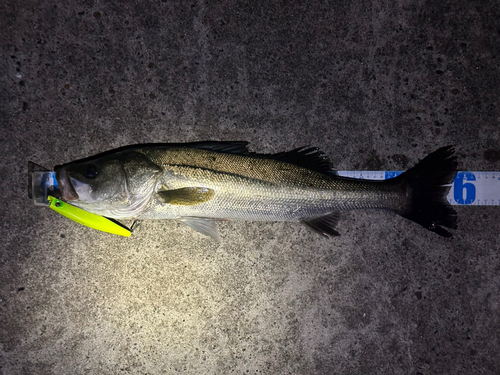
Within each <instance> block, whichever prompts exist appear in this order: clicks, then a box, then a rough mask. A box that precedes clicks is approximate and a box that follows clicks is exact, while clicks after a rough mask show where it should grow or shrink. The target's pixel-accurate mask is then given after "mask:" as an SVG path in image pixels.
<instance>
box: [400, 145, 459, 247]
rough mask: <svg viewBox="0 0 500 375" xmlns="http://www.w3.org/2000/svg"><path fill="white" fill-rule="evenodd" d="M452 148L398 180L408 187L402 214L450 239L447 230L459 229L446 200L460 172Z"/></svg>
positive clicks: (439, 152) (440, 150)
mask: <svg viewBox="0 0 500 375" xmlns="http://www.w3.org/2000/svg"><path fill="white" fill-rule="evenodd" d="M454 152H455V150H454V149H453V146H446V147H442V148H440V149H439V150H437V151H434V152H433V153H432V154H430V155H428V156H427V157H425V158H424V159H423V160H422V161H421V162H420V163H418V164H417V165H415V166H414V167H413V168H411V169H409V170H407V171H406V172H405V173H403V174H402V175H400V176H399V177H397V178H401V179H403V180H404V181H405V182H406V184H407V189H408V190H407V191H408V198H409V200H408V204H407V205H406V207H405V208H404V209H403V210H402V211H401V212H399V214H400V215H401V216H403V217H405V218H407V219H410V220H413V221H415V222H416V223H418V224H420V225H422V226H423V227H424V228H426V229H428V230H430V231H432V232H435V233H437V234H439V235H440V236H443V237H451V236H452V234H451V233H450V232H448V231H447V230H446V229H444V228H442V227H443V226H444V227H447V228H451V229H456V228H457V212H456V211H455V210H454V209H453V208H452V207H451V206H450V204H449V203H448V201H447V200H446V196H447V194H448V191H449V190H450V187H451V184H452V183H453V179H454V178H455V175H456V173H457V158H456V156H455V155H454Z"/></svg>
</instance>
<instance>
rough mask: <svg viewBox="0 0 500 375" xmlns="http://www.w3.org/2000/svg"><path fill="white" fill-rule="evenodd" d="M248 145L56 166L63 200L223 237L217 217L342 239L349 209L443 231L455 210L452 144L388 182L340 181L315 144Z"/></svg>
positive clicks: (134, 149) (132, 153) (147, 148)
mask: <svg viewBox="0 0 500 375" xmlns="http://www.w3.org/2000/svg"><path fill="white" fill-rule="evenodd" d="M247 145H248V143H247V142H197V143H186V144H149V145H135V146H127V147H123V148H120V149H117V150H112V151H108V152H106V153H103V154H99V155H96V156H93V157H90V158H86V159H82V160H78V161H75V162H72V163H68V164H64V165H62V166H58V167H56V169H55V171H56V179H57V182H58V185H59V188H60V190H61V195H62V199H63V200H66V201H67V202H69V203H71V204H73V205H75V206H78V207H80V208H82V209H84V210H87V211H90V212H93V213H96V214H98V215H102V216H106V217H109V218H113V219H133V220H142V219H179V220H181V221H182V222H184V223H185V224H187V225H188V226H190V227H191V228H193V229H195V230H197V231H198V232H200V233H202V234H205V235H208V236H211V237H213V238H216V239H217V238H218V233H217V228H216V224H215V223H216V221H217V220H256V221H292V222H301V223H303V224H305V225H306V226H307V227H309V228H310V229H312V230H314V231H315V232H318V233H320V234H322V235H324V236H337V235H339V232H338V231H337V230H336V225H337V222H338V220H339V213H340V212H341V211H346V210H353V209H384V210H390V211H393V212H395V213H396V214H399V215H401V216H403V217H405V218H407V219H410V220H413V221H415V222H416V223H418V224H420V225H422V226H423V227H424V228H426V229H428V230H430V231H433V232H435V233H437V234H438V235H441V236H444V237H451V233H450V232H448V231H447V230H446V229H444V228H443V227H447V228H452V229H456V228H457V215H456V212H455V210H454V209H453V208H452V207H451V206H450V205H449V204H448V202H447V200H446V195H447V193H448V191H449V188H450V184H451V183H452V182H453V179H454V177H455V174H456V169H457V161H456V157H455V156H454V149H453V147H452V146H447V147H443V148H440V149H439V150H437V151H435V152H433V153H432V154H430V155H429V156H427V157H426V158H424V159H423V160H422V161H420V162H419V163H418V164H417V165H415V166H414V167H413V168H411V169H409V170H408V171H406V172H405V173H403V174H401V175H400V176H398V177H395V178H392V179H389V180H385V181H370V180H359V179H352V178H347V177H340V176H338V175H337V174H336V172H335V171H334V170H333V169H332V166H331V164H330V161H329V160H328V158H327V157H326V156H325V154H324V153H323V152H321V151H320V150H319V149H317V148H298V149H295V150H292V151H289V152H282V153H278V154H273V155H264V154H256V153H252V152H249V151H248V149H247Z"/></svg>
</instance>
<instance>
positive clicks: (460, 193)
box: [338, 171, 500, 206]
mask: <svg viewBox="0 0 500 375" xmlns="http://www.w3.org/2000/svg"><path fill="white" fill-rule="evenodd" d="M338 173H339V175H340V176H343V177H351V178H361V179H367V180H387V179H389V178H393V177H396V176H399V175H400V174H401V173H403V172H401V171H338ZM446 198H447V199H448V202H449V203H450V204H452V205H459V206H500V172H457V175H456V176H455V180H454V181H453V184H452V185H451V189H450V192H449V193H448V196H447V197H446Z"/></svg>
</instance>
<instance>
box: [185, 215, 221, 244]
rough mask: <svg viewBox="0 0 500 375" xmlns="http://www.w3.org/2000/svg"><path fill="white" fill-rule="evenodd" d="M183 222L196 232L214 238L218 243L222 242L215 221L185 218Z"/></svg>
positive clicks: (201, 218)
mask: <svg viewBox="0 0 500 375" xmlns="http://www.w3.org/2000/svg"><path fill="white" fill-rule="evenodd" d="M181 221H182V222H183V223H184V224H186V225H187V226H188V227H190V228H192V229H194V230H195V231H197V232H199V233H201V234H203V235H205V236H209V237H212V238H213V239H214V240H216V241H220V237H219V232H217V225H216V222H215V220H213V219H207V218H203V217H185V218H183V219H181Z"/></svg>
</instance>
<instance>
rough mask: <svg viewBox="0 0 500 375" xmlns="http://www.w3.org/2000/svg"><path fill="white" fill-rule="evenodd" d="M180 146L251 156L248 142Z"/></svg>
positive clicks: (209, 142)
mask: <svg viewBox="0 0 500 375" xmlns="http://www.w3.org/2000/svg"><path fill="white" fill-rule="evenodd" d="M173 145H176V144H173ZM179 145H181V146H182V147H191V148H198V149H202V150H210V151H216V152H225V153H227V154H239V155H247V154H249V152H248V142H245V141H223V142H215V141H204V142H192V143H183V144H179Z"/></svg>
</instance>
